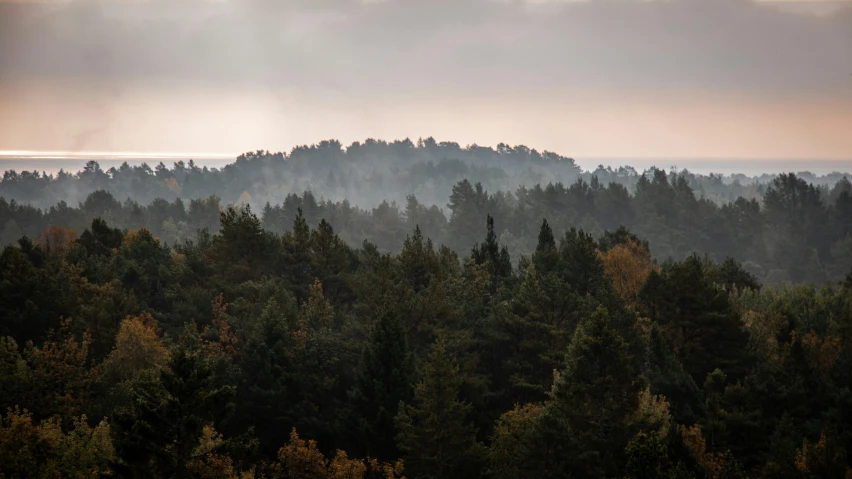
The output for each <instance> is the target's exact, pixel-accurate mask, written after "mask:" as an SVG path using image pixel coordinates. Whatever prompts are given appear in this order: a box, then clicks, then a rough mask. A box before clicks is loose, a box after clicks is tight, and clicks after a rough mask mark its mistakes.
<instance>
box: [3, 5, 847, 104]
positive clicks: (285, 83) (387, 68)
mask: <svg viewBox="0 0 852 479" xmlns="http://www.w3.org/2000/svg"><path fill="white" fill-rule="evenodd" d="M850 74H852V14H850V9H849V8H846V9H841V10H840V11H838V12H835V13H834V14H832V15H823V16H816V15H802V14H794V13H787V12H784V11H781V10H779V9H777V8H774V7H773V6H769V5H766V4H758V3H753V2H750V1H746V0H651V1H648V0H589V1H585V2H576V1H575V2H544V3H530V2H523V1H512V0H503V1H496V0H384V1H381V2H360V1H349V0H320V1H317V0H313V1H303V0H299V1H293V0H290V1H287V0H279V1H274V0H230V1H220V2H204V1H197V0H175V1H168V2H167V1H164V0H152V1H145V2H118V1H114V2H91V1H87V2H81V1H75V2H69V3H62V4H32V3H0V82H2V81H19V80H22V79H28V78H41V79H46V78H48V79H49V78H81V77H82V78H88V77H91V78H98V79H119V80H127V79H132V80H138V81H171V80H180V81H198V82H205V83H211V84H219V85H251V84H260V85H269V86H274V87H282V88H297V89H298V88H328V89H335V90H351V91H353V92H362V93H365V94H366V93H369V92H376V93H379V92H387V91H393V92H414V93H416V92H418V91H423V90H429V91H436V90H441V89H447V90H452V91H456V92H465V91H473V92H481V91H482V90H483V89H485V90H494V91H513V90H514V91H526V90H531V89H535V88H557V87H558V88H615V89H619V88H620V89H636V90H650V91H653V90H662V91H665V90H669V89H683V90H699V91H701V90H707V91H713V92H745V93H763V94H779V95H798V96H820V97H830V96H832V95H835V96H841V95H842V96H847V97H848V95H850V92H852V86H850V85H852V76H850Z"/></svg>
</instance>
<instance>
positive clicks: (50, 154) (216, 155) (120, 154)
mask: <svg viewBox="0 0 852 479" xmlns="http://www.w3.org/2000/svg"><path fill="white" fill-rule="evenodd" d="M253 151H257V150H252V152H253ZM262 151H269V152H270V153H271V154H274V153H278V152H275V151H272V150H265V149H264V150H262ZM243 153H246V152H243ZM243 153H233V152H179V151H177V152H170V151H147V152H146V151H76V152H73V151H60V150H46V151H42V150H0V158H3V157H21V158H22V159H58V160H61V159H77V158H80V159H84V158H85V157H88V156H92V157H117V158H134V159H145V158H151V159H156V158H164V159H172V158H183V157H187V158H203V159H229V158H232V159H234V160H236V158H237V157H238V156H240V155H242V154H243ZM563 156H566V157H567V158H571V159H573V160H637V161H642V160H656V161H665V160H679V161H684V160H689V161H724V162H729V161H742V160H747V161H761V162H762V161H766V162H772V161H823V162H844V161H852V156H850V157H771V156H684V155H680V156H677V155H637V156H632V155H631V156H624V155H577V156H573V155H563Z"/></svg>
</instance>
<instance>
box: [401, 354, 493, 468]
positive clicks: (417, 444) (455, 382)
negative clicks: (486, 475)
mask: <svg viewBox="0 0 852 479" xmlns="http://www.w3.org/2000/svg"><path fill="white" fill-rule="evenodd" d="M462 381H463V378H462V377H461V374H460V371H459V367H458V365H457V364H456V363H455V360H454V359H453V358H452V357H451V356H450V354H449V353H448V352H447V351H446V348H445V346H444V344H443V343H442V342H438V343H437V344H436V345H435V346H434V347H433V348H432V351H431V352H430V353H429V358H428V360H427V361H426V364H425V365H424V369H423V378H422V380H421V381H420V382H419V383H417V385H416V386H415V388H414V401H413V403H412V404H404V403H402V404H400V413H399V415H398V416H397V419H396V420H397V424H398V428H399V435H398V436H397V444H398V445H399V448H400V449H401V450H402V451H403V452H404V461H405V467H406V471H407V472H408V473H409V474H411V475H412V476H413V477H418V478H455V477H457V478H463V477H465V478H467V477H477V476H478V475H479V474H480V473H481V469H482V466H483V461H484V458H485V457H484V455H485V447H484V446H483V445H482V444H481V443H479V442H478V441H477V440H476V430H475V429H474V427H473V426H472V425H471V424H470V422H469V420H468V417H469V415H470V412H471V407H470V405H469V404H466V403H464V402H463V401H461V400H460V399H459V389H460V388H461V385H462Z"/></svg>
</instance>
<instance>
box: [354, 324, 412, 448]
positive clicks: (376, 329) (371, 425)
mask: <svg viewBox="0 0 852 479" xmlns="http://www.w3.org/2000/svg"><path fill="white" fill-rule="evenodd" d="M413 383H414V365H413V362H412V357H411V354H410V353H409V350H408V340H407V338H406V331H405V324H404V322H403V321H402V318H400V317H399V315H397V314H394V313H393V312H385V313H384V314H382V316H380V317H379V320H378V321H377V322H376V324H375V325H374V326H373V332H372V337H371V340H370V343H369V344H367V346H366V347H365V348H364V352H363V355H362V358H361V368H360V371H359V373H358V377H357V383H356V386H355V388H354V389H353V391H352V393H351V398H352V402H353V405H354V406H355V412H356V413H357V416H358V417H357V421H358V425H357V428H358V431H359V432H360V435H361V438H362V439H363V442H362V443H361V447H363V448H364V452H365V453H366V454H367V455H369V456H371V457H378V458H381V459H394V458H396V457H397V450H396V446H395V444H394V435H395V432H396V426H395V424H394V418H395V417H396V416H397V413H398V412H399V404H400V402H409V401H410V399H411V395H412V384H413Z"/></svg>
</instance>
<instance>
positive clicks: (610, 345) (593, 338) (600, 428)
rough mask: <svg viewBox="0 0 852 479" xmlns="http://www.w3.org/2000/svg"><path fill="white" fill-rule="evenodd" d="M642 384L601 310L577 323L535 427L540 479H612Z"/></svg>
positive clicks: (619, 465)
mask: <svg viewBox="0 0 852 479" xmlns="http://www.w3.org/2000/svg"><path fill="white" fill-rule="evenodd" d="M640 388H641V384H640V382H639V380H638V371H637V368H636V366H635V361H634V359H633V358H632V357H631V355H630V352H629V347H628V345H627V343H626V342H625V341H624V339H623V338H622V337H621V336H620V335H619V334H618V332H617V331H616V330H615V329H614V328H613V327H612V326H611V325H610V319H609V314H608V313H607V311H606V310H605V309H604V308H602V307H601V308H598V310H597V311H596V312H595V313H594V314H592V315H591V316H589V317H587V318H585V319H584V320H583V321H581V323H580V325H579V326H578V327H577V330H576V332H575V333H574V339H573V341H572V343H571V345H570V346H569V347H568V353H567V354H566V357H565V370H564V372H562V373H561V374H560V375H559V376H558V377H557V378H556V380H555V381H554V384H553V391H552V393H551V395H552V399H551V400H550V401H549V402H548V404H547V406H546V408H545V411H544V413H543V414H542V416H541V418H540V420H539V424H538V426H537V428H536V432H535V435H536V440H535V443H536V444H540V445H542V447H543V449H542V450H541V451H537V452H536V453H535V454H533V455H532V456H531V458H530V460H531V464H532V465H534V467H536V468H538V469H539V471H540V472H541V473H542V474H544V476H543V477H574V475H577V474H579V475H580V476H582V477H603V476H608V477H614V476H616V475H620V474H621V473H622V471H621V469H622V467H623V464H624V459H623V457H622V452H623V451H624V449H625V447H626V446H627V442H628V441H629V439H630V438H631V435H632V434H631V428H630V418H631V416H632V415H633V413H634V412H635V411H636V408H637V405H638V394H639V391H640Z"/></svg>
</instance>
